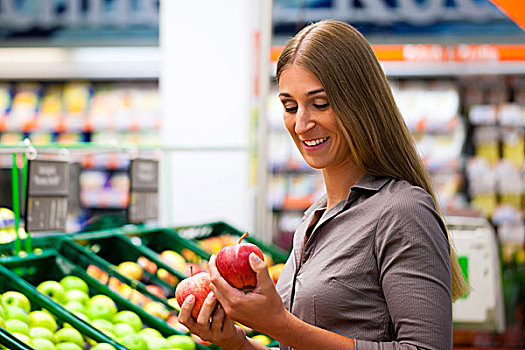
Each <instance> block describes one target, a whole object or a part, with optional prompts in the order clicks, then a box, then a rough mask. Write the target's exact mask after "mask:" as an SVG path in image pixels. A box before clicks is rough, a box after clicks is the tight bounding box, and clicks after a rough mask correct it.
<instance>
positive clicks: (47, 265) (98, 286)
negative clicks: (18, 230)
mask: <svg viewBox="0 0 525 350" xmlns="http://www.w3.org/2000/svg"><path fill="white" fill-rule="evenodd" d="M0 262H1V263H2V265H3V266H5V268H7V269H9V270H10V271H7V272H8V273H10V275H11V276H13V275H14V274H17V275H19V276H20V277H22V279H20V278H17V279H16V277H14V278H15V279H16V280H17V281H18V283H19V284H22V285H25V286H26V287H27V289H30V290H31V291H32V293H33V294H34V295H36V296H37V297H38V298H39V299H40V300H45V301H46V302H47V305H48V307H46V308H50V309H51V308H52V309H54V310H56V312H58V313H60V314H61V316H62V317H64V318H65V319H64V322H68V323H71V324H73V323H72V321H73V322H76V323H77V324H79V325H81V326H82V327H84V328H86V329H87V328H89V329H90V330H92V331H93V330H96V329H95V328H93V327H92V326H90V325H89V324H88V323H86V322H85V321H83V320H81V319H80V318H78V317H76V316H75V315H74V314H71V313H69V312H67V311H66V310H65V309H64V308H63V307H62V306H60V305H59V304H58V303H56V302H55V301H54V300H52V299H51V298H49V297H47V296H45V295H43V294H40V293H38V292H37V291H36V289H35V287H36V286H38V285H39V284H40V283H41V282H43V281H46V280H55V281H59V280H60V279H62V278H63V277H65V276H68V275H72V276H77V277H80V278H81V279H82V280H84V281H85V282H86V283H87V285H88V286H89V294H90V296H92V295H95V294H104V295H106V296H108V297H110V298H111V299H112V300H113V301H114V302H115V304H116V306H117V309H118V311H122V310H129V311H133V312H134V313H136V314H137V315H138V316H139V317H140V318H141V319H142V322H143V324H144V326H145V327H148V328H154V329H156V330H157V331H159V332H160V333H161V334H162V335H163V336H164V337H168V336H170V335H175V334H182V333H180V332H178V331H177V330H175V329H173V328H171V327H170V326H169V325H168V324H167V323H166V322H164V321H161V320H160V319H158V318H157V317H156V316H154V315H152V314H149V313H147V312H146V311H145V310H143V309H142V308H141V307H140V306H138V305H135V304H133V303H132V302H131V301H129V300H127V299H126V298H124V297H123V296H121V295H119V294H118V293H116V292H114V291H112V290H110V289H109V288H108V287H107V286H105V285H104V284H102V283H100V282H99V281H97V280H96V279H94V278H93V277H91V276H89V275H88V274H87V272H86V271H85V270H84V269H83V268H81V267H79V266H77V265H76V264H74V263H73V262H71V261H70V260H69V259H67V258H65V257H64V256H62V255H60V254H59V253H58V252H57V251H55V250H51V249H49V250H44V251H43V252H42V253H40V254H33V253H31V254H29V255H27V257H23V258H22V257H17V256H12V257H3V258H2V259H1V260H0ZM0 268H1V269H2V270H6V269H5V268H4V267H1V266H0ZM2 270H0V273H1V271H2ZM3 281H4V279H1V281H0V282H3ZM1 286H2V285H1V284H0V287H1ZM9 287H10V289H12V288H11V285H9ZM54 310H50V311H54ZM79 331H81V333H85V332H84V330H83V329H81V328H80V326H79ZM99 333H100V332H99ZM101 334H102V335H104V334H103V333H101ZM88 336H89V337H92V338H93V339H95V340H97V338H95V337H94V336H91V335H88ZM104 338H105V339H108V340H111V339H110V338H108V337H107V336H104ZM103 341H106V340H103ZM106 342H108V341H106ZM113 343H115V341H113V340H112V344H113ZM116 345H118V347H117V346H115V345H114V346H115V347H117V349H125V347H123V346H122V345H120V344H118V343H116ZM197 349H200V350H204V349H208V347H205V346H203V345H201V344H197Z"/></svg>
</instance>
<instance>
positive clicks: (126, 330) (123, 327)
mask: <svg viewBox="0 0 525 350" xmlns="http://www.w3.org/2000/svg"><path fill="white" fill-rule="evenodd" d="M113 333H115V335H116V336H117V338H118V339H122V338H124V337H125V336H126V335H130V334H134V333H135V330H134V329H133V327H131V326H130V325H129V324H127V323H117V324H116V325H114V327H113Z"/></svg>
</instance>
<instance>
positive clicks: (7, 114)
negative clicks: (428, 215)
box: [0, 0, 525, 348]
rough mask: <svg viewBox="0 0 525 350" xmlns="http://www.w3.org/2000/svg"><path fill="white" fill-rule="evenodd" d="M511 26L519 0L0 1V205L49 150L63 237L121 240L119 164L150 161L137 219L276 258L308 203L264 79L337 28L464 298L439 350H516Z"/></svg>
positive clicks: (125, 184) (521, 334)
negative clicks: (145, 199)
mask: <svg viewBox="0 0 525 350" xmlns="http://www.w3.org/2000/svg"><path fill="white" fill-rule="evenodd" d="M524 14H525V3H523V2H522V1H519V0H515V1H511V0H509V1H505V0H499V1H496V0H494V1H489V0H273V1H271V0H253V1H245V0H228V1H213V0H202V1H201V0H199V1H197V0H192V1H171V0H164V1H159V0H157V1H152V0H45V1H38V0H3V1H0V207H5V208H8V209H10V210H13V208H14V205H15V203H14V201H13V198H14V197H16V195H15V196H13V191H16V192H18V190H17V189H15V187H16V186H15V187H14V185H13V177H12V173H13V171H12V169H13V164H17V165H15V166H16V167H19V168H20V169H22V168H23V165H22V163H23V162H24V161H25V160H24V159H23V158H22V156H21V154H23V153H25V152H29V150H32V149H33V148H34V149H36V151H37V152H39V154H45V153H53V152H54V154H59V153H61V152H62V153H67V160H68V163H69V174H70V175H69V184H68V186H69V190H68V195H67V202H68V207H67V217H66V219H65V226H64V228H63V232H66V233H75V232H80V231H83V230H86V229H87V228H89V227H90V225H92V226H91V227H102V228H107V227H111V226H119V225H124V224H126V223H128V222H129V216H128V210H129V208H130V205H131V203H130V202H133V201H134V200H133V197H132V195H131V191H130V186H131V182H132V181H131V178H130V164H131V161H132V160H133V159H135V158H137V157H150V158H155V159H157V160H158V161H159V175H158V192H156V195H155V196H156V197H154V202H155V205H156V207H155V210H154V211H155V213H157V214H158V215H152V217H146V218H143V220H139V221H142V222H143V221H145V222H146V224H149V225H153V226H155V225H156V226H169V227H175V226H181V225H192V224H201V223H208V222H213V221H217V220H221V221H225V222H228V223H229V224H231V225H233V226H235V227H238V228H239V229H240V230H241V231H245V230H246V231H249V232H251V233H253V236H255V237H257V238H258V239H260V241H261V242H264V243H265V244H273V245H275V246H276V247H279V248H280V249H282V250H283V251H285V252H289V251H290V249H291V243H292V236H293V232H294V231H295V228H296V227H297V226H298V224H299V223H300V221H301V219H302V217H303V213H304V211H305V209H306V208H308V207H309V206H310V205H311V204H312V203H313V202H314V201H315V200H316V199H317V198H318V197H319V196H321V195H322V194H323V191H324V188H323V183H322V178H321V175H320V173H319V172H317V171H314V170H312V169H311V168H309V167H308V165H307V164H306V163H305V162H304V161H303V159H302V158H301V156H300V154H299V153H298V151H297V150H296V149H295V146H294V144H293V142H292V141H291V139H290V137H289V135H288V134H287V132H286V130H285V128H284V126H283V122H282V106H281V104H280V102H279V99H278V97H277V94H278V87H277V85H276V82H275V65H276V61H277V58H278V57H279V54H280V52H281V50H282V47H283V45H284V44H285V43H286V41H287V40H288V39H289V38H291V37H292V36H293V35H294V34H295V33H297V32H298V31H299V30H300V29H302V28H303V27H304V26H305V25H307V24H309V23H311V22H315V21H318V20H322V19H327V18H331V19H337V20H341V21H345V22H347V23H350V24H352V25H354V26H355V27H356V28H357V29H358V30H359V31H360V32H361V33H362V34H363V35H364V36H365V37H366V38H367V39H368V40H369V41H370V43H371V44H372V46H373V49H374V52H375V54H376V56H377V57H378V59H379V60H380V62H381V65H382V67H383V69H384V71H385V73H386V75H387V77H388V79H389V81H390V83H391V87H392V91H393V93H394V96H395V99H396V102H397V104H398V106H399V108H400V110H401V112H402V114H403V117H404V118H405V121H406V123H407V126H408V128H409V129H410V131H411V132H412V134H413V136H414V140H415V142H416V144H417V147H418V150H419V152H420V155H421V157H422V159H423V160H424V162H425V164H426V166H427V168H428V171H429V172H430V174H431V177H432V180H433V184H434V186H435V189H436V191H437V195H438V199H439V202H440V205H441V208H442V210H443V214H444V215H445V217H446V221H447V224H448V226H449V229H450V231H451V234H452V236H453V238H454V240H455V244H456V247H457V249H458V252H459V255H460V263H461V266H462V268H463V271H464V273H465V275H466V276H468V278H469V279H470V281H471V284H472V285H473V293H472V295H471V296H469V300H463V301H462V300H460V301H459V302H457V303H456V305H455V309H454V312H455V322H456V327H455V336H454V341H455V345H457V347H479V348H524V347H525V326H524V322H523V311H524V301H525V268H524V266H525V265H524V264H525V246H524V240H525V222H524V218H523V209H524V208H525V161H524V160H525V35H524V31H523V28H524V27H525V19H524ZM520 26H521V27H520ZM24 140H26V141H24ZM27 140H29V141H27ZM13 153H17V154H18V156H17V158H16V160H15V161H13V156H12V154H13ZM20 176H22V175H20ZM20 179H22V177H20ZM20 181H22V180H20ZM20 186H22V185H20ZM21 203H22V204H21V216H22V219H23V217H24V211H25V210H24V209H25V207H24V203H25V198H24V197H22V198H21ZM5 222H6V223H5V226H6V227H7V226H8V225H12V220H11V219H9V220H8V219H6V220H5ZM7 222H9V224H8V223H7ZM97 225H99V226H97ZM108 225H109V226H108ZM10 239H11V240H12V239H13V237H11V238H9V236H7V237H6V238H5V241H9V240H10Z"/></svg>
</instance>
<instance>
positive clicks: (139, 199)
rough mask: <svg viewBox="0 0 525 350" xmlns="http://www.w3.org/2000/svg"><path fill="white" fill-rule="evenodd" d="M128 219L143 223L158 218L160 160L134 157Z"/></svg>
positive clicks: (131, 170) (131, 169) (131, 167)
mask: <svg viewBox="0 0 525 350" xmlns="http://www.w3.org/2000/svg"><path fill="white" fill-rule="evenodd" d="M130 180H131V181H130V196H129V207H128V220H129V222H131V223H134V224H136V223H142V222H144V221H146V220H153V219H157V218H158V198H159V192H158V191H159V162H158V161H156V160H151V159H133V160H132V161H131V164H130Z"/></svg>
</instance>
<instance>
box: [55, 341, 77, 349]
mask: <svg viewBox="0 0 525 350" xmlns="http://www.w3.org/2000/svg"><path fill="white" fill-rule="evenodd" d="M55 349H56V350H82V349H84V347H83V346H82V347H80V346H78V345H77V344H75V343H60V344H57V346H56V347H55Z"/></svg>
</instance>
